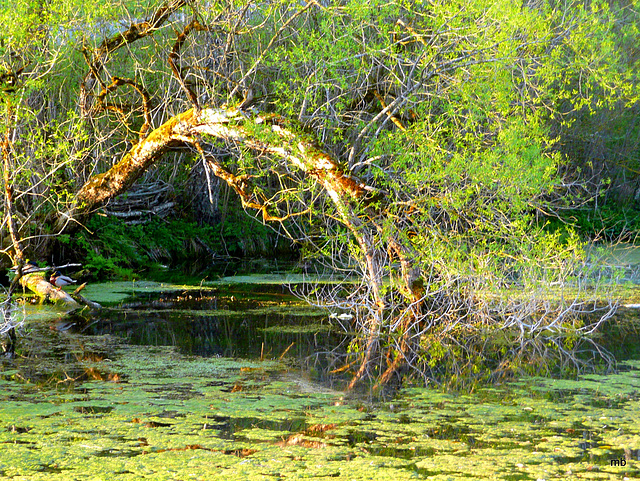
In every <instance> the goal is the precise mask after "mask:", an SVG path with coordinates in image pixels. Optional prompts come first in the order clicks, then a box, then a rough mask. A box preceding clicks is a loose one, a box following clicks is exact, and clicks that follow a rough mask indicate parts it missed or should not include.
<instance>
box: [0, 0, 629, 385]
mask: <svg viewBox="0 0 640 481" xmlns="http://www.w3.org/2000/svg"><path fill="white" fill-rule="evenodd" d="M52 5H53V4H52ZM125 7H126V8H125ZM42 8H43V9H46V8H49V7H42ZM50 8H51V9H52V12H50V13H51V18H56V19H57V20H58V22H59V24H58V25H57V26H54V25H50V29H49V32H57V33H58V35H52V36H51V38H50V39H49V40H48V42H47V45H48V46H49V47H48V48H49V50H48V51H49V52H61V51H62V50H61V48H62V47H61V45H64V46H66V47H67V48H68V50H65V52H66V55H68V57H69V58H70V59H71V58H74V60H73V61H69V63H65V62H63V63H61V61H60V56H59V55H57V56H55V58H51V59H49V60H48V62H49V63H47V62H44V61H43V62H39V63H36V65H35V66H31V65H32V62H31V61H29V59H24V61H23V62H22V63H21V65H20V67H19V69H17V68H16V67H15V66H13V67H10V68H9V69H7V72H9V71H10V72H12V73H13V74H14V76H15V77H16V79H25V84H26V83H27V82H28V81H29V80H30V79H36V78H37V79H46V78H48V77H47V76H49V75H52V76H55V78H56V79H57V80H58V84H57V89H58V90H57V91H56V90H53V89H51V88H49V87H48V86H47V85H46V84H43V83H41V84H40V85H38V87H37V88H39V89H40V91H42V92H46V95H47V98H49V99H50V102H51V106H50V107H49V108H48V110H47V112H51V111H53V110H56V109H57V110H56V112H57V114H56V115H57V117H56V118H55V120H54V119H53V118H52V119H50V120H47V121H46V122H45V125H43V127H44V129H43V130H44V131H45V132H47V136H46V138H44V139H42V141H43V143H44V145H47V146H49V147H50V148H52V149H53V148H54V147H55V146H59V145H64V146H65V148H64V149H59V150H54V152H63V153H64V154H63V158H61V159H59V160H58V161H57V163H54V164H55V165H56V166H58V167H57V168H61V167H60V166H64V172H65V176H63V177H64V178H62V179H55V180H54V181H52V182H51V184H50V186H49V187H48V189H51V190H47V191H46V193H45V195H42V196H41V198H42V199H45V202H47V205H48V207H49V209H48V212H46V213H44V214H42V217H41V219H44V221H42V222H40V224H41V225H47V226H55V228H54V229H53V232H55V233H65V232H69V231H70V230H71V229H72V228H74V227H77V226H78V225H80V224H82V222H84V220H85V219H86V218H87V217H88V216H90V215H91V214H93V213H94V212H95V211H96V210H98V209H100V208H101V207H102V206H104V205H105V203H107V202H108V201H109V200H110V199H111V198H113V197H114V196H116V195H118V194H120V193H122V192H125V191H126V190H127V189H128V188H129V187H130V186H131V185H132V184H133V183H134V182H135V181H136V180H138V179H139V178H140V177H141V176H143V175H144V173H145V172H146V171H147V170H148V169H149V168H150V167H151V166H153V165H155V164H157V163H158V162H159V161H161V160H162V159H163V158H165V157H166V154H167V153H169V152H175V151H177V152H181V153H182V154H184V156H183V157H182V158H183V159H186V158H191V159H194V161H197V162H201V163H202V164H203V165H204V166H206V169H207V170H208V172H210V173H211V174H212V175H215V176H217V177H218V178H220V179H221V180H222V181H224V182H226V183H227V184H228V185H229V186H230V187H231V188H232V189H233V190H234V191H235V192H236V193H237V194H238V196H239V197H240V199H241V201H242V205H243V206H244V207H245V208H246V209H247V210H248V211H254V212H256V213H257V216H258V218H259V219H261V220H262V221H264V222H279V223H281V224H282V226H283V227H284V231H286V232H287V234H288V235H289V236H290V237H291V238H294V239H296V240H298V241H300V242H301V243H303V245H304V249H305V252H307V253H308V255H309V256H310V257H312V258H313V259H315V260H317V261H318V264H323V263H324V264H325V265H328V266H330V267H331V268H332V269H333V270H334V272H335V271H337V272H342V273H344V274H341V277H342V278H345V279H347V281H346V282H344V283H342V284H340V285H339V286H338V287H333V288H326V287H325V288H318V289H314V290H313V293H309V298H310V299H311V300H312V301H313V302H317V303H320V304H322V305H326V306H332V307H333V308H341V309H348V310H350V311H352V313H353V314H354V316H355V317H354V321H353V322H354V323H355V324H354V326H355V328H356V330H357V332H358V333H359V335H358V336H356V337H355V338H354V340H353V343H352V345H351V346H350V349H349V355H348V356H349V357H350V358H348V359H344V360H342V362H343V365H342V366H340V367H338V366H336V367H338V368H339V369H351V371H352V373H353V378H352V382H351V384H350V385H351V386H353V385H355V383H357V382H358V381H359V380H360V379H362V378H363V377H366V376H373V377H375V378H376V379H378V381H379V382H381V383H386V382H388V381H389V380H390V379H391V378H392V377H393V375H394V374H395V373H397V372H399V371H400V370H401V368H404V367H415V368H417V370H418V371H419V372H421V373H422V374H423V375H424V376H425V377H428V376H429V371H428V369H429V367H434V366H437V365H438V363H439V362H440V361H442V360H443V358H445V357H446V356H451V355H452V354H455V355H460V356H461V359H462V358H463V359H466V361H464V362H472V361H469V360H470V359H472V358H473V355H469V353H470V352H471V351H473V350H475V349H476V348H478V347H477V346H476V345H473V346H472V345H466V346H464V345H460V341H459V339H460V337H459V336H460V335H461V334H462V333H466V334H469V333H473V332H478V331H479V330H482V329H495V328H499V329H501V330H503V331H504V330H510V331H509V332H515V334H514V335H510V337H509V340H508V343H507V345H508V347H507V350H510V349H513V355H514V356H518V355H519V354H518V353H521V352H524V351H521V350H519V348H522V347H524V346H526V345H528V344H529V342H530V341H531V340H532V339H533V338H535V337H536V336H537V335H538V334H539V333H541V332H554V333H557V332H559V331H562V330H569V331H571V332H572V333H574V334H576V333H577V334H580V333H587V332H591V331H592V330H593V329H594V328H595V327H596V325H597V324H598V323H599V322H600V321H601V320H602V319H603V318H604V317H606V316H607V315H609V314H610V313H611V309H608V310H606V311H605V313H604V316H598V317H597V318H596V321H595V324H592V323H587V324H585V323H584V321H583V320H581V319H580V318H579V317H578V315H579V314H581V313H584V312H590V311H593V310H594V304H593V301H592V299H591V298H590V297H589V296H588V295H586V294H585V290H584V285H583V284H582V283H581V282H579V277H580V276H581V275H583V273H584V270H582V269H581V268H580V260H581V258H582V255H583V253H582V251H581V248H580V245H579V243H578V242H577V240H576V238H575V237H574V236H571V235H566V234H565V235H563V236H562V237H561V236H559V235H555V234H553V233H548V232H546V231H545V229H544V228H543V226H542V225H541V224H540V222H537V215H538V214H539V213H540V212H542V211H544V210H545V209H548V208H550V207H552V206H553V203H554V202H557V201H558V197H559V196H558V193H559V189H560V188H561V186H562V179H561V177H560V176H559V175H558V172H559V169H558V167H559V165H560V164H561V162H562V158H561V157H560V155H559V154H558V152H557V150H556V149H555V148H554V139H553V138H552V137H551V136H550V134H549V132H550V130H549V123H548V122H549V120H550V113H551V114H552V113H553V111H554V109H555V108H556V105H557V100H558V99H559V98H560V96H559V93H558V92H559V91H560V92H561V91H562V90H561V85H562V83H561V79H562V72H563V67H564V63H566V62H568V61H574V60H575V58H576V57H579V56H580V52H579V51H577V50H576V49H574V48H573V47H572V46H573V45H574V44H575V42H576V39H575V38H573V37H572V32H573V31H574V30H575V27H576V26H577V25H579V24H580V22H583V21H584V20H585V19H589V20H594V22H595V23H594V29H593V30H592V31H595V30H597V28H596V27H597V26H598V25H599V24H598V18H600V17H599V15H600V13H599V12H598V10H597V9H596V7H595V6H593V7H591V8H592V9H583V8H579V7H567V6H563V7H562V8H563V9H564V10H562V11H561V10H560V9H559V7H557V8H554V7H551V6H546V5H537V6H533V5H532V6H524V7H522V6H520V5H515V4H513V2H506V1H505V2H494V1H492V2H482V1H474V2H471V3H469V2H458V1H452V2H444V3H441V4H422V3H420V2H417V3H415V4H413V5H405V4H404V3H402V2H369V3H367V4H364V5H362V4H361V3H360V2H355V1H354V2H341V3H336V4H331V3H328V4H320V3H317V2H308V3H305V2H302V3H300V2H290V1H280V2H275V1H274V2H267V3H264V2H263V3H255V4H254V3H251V2H241V3H239V4H211V3H202V4H199V3H198V2H195V1H192V2H187V1H186V0H171V1H169V2H168V3H164V4H161V5H158V6H156V7H155V8H152V9H145V8H144V7H142V6H140V5H136V4H135V2H131V3H130V4H128V5H125V6H123V5H115V4H114V5H110V4H108V3H107V4H106V5H105V4H104V2H102V3H101V9H100V10H99V12H106V13H104V15H105V18H101V17H100V15H95V14H93V13H92V14H91V15H89V14H87V15H86V16H84V17H82V21H79V23H78V24H77V27H76V28H71V27H65V25H67V24H66V23H65V22H68V21H69V19H71V18H77V16H78V15H82V12H83V11H85V10H83V9H80V10H79V11H77V10H75V11H74V10H64V11H62V9H60V10H56V11H55V15H53V11H54V10H55V9H53V7H50ZM89 10H90V9H89ZM87 11H88V10H87ZM60 12H62V13H60ZM107 13H108V16H107ZM39 18H41V17H39ZM83 21H86V22H87V23H86V24H85V23H83ZM97 26H99V27H100V29H101V30H102V34H101V35H96V34H95V31H94V30H92V27H97ZM605 30H606V29H605ZM60 32H63V33H64V34H60ZM580 35H581V37H580V38H582V39H584V42H588V40H589V32H588V31H581V32H580ZM43 41H44V40H43ZM73 49H75V50H73ZM78 52H79V53H80V54H81V55H79V54H78ZM6 53H7V55H10V52H9V51H8V50H7V51H6ZM21 55H23V56H26V57H28V55H29V54H28V53H23V54H21ZM74 55H75V57H74ZM23 65H24V66H23ZM18 74H19V75H18ZM587 74H588V68H586V67H585V75H587ZM601 80H602V81H604V80H605V79H601ZM616 81H617V82H618V83H615V82H614V84H615V85H616V88H617V85H618V84H621V85H623V86H624V83H625V81H624V79H622V80H621V79H617V80H616ZM61 86H64V88H63V89H62V88H61ZM62 91H64V98H62V97H61V96H60V94H59V92H62ZM563 95H564V93H563ZM562 99H565V97H562ZM4 105H6V106H7V107H6V108H7V112H9V110H8V108H9V107H8V103H7V102H6V101H5V102H4ZM21 105H22V108H24V105H25V102H24V101H23V103H22V104H21ZM7 115H8V113H7ZM52 115H53V114H52ZM36 117H37V116H36ZM34 118H35V117H32V118H31V119H29V120H25V121H24V123H23V125H22V131H21V130H20V129H21V126H19V125H17V124H16V123H15V122H14V124H13V126H12V127H11V129H13V130H12V131H13V132H15V133H16V136H17V137H20V134H22V137H20V138H21V140H20V142H18V141H17V140H6V141H5V144H6V146H7V148H6V150H7V152H18V151H20V152H23V154H22V155H25V158H26V157H29V155H28V154H27V152H31V151H33V150H34V149H33V143H32V139H29V138H28V136H27V135H26V127H27V126H28V125H32V123H33V122H34V120H33V119H34ZM61 118H63V119H64V121H62V120H61ZM30 149H31V150H30ZM51 155H52V154H51V152H46V153H45V154H43V155H42V156H40V157H38V159H40V166H41V168H42V171H43V172H42V173H41V174H39V175H41V176H43V177H46V176H47V175H49V172H50V170H51V169H50V168H47V167H42V166H43V165H44V164H45V163H46V161H48V160H49V159H50V158H51ZM34 157H36V156H34V155H31V157H29V159H30V161H31V162H33V161H34ZM15 158H17V157H15ZM185 161H186V160H185ZM7 165H8V164H7ZM9 170H10V167H5V172H7V171H9ZM5 177H6V176H5ZM61 186H64V187H65V192H66V195H64V196H61V195H56V194H54V192H55V190H54V189H59V191H60V188H61ZM5 187H6V188H5V200H6V202H7V206H8V213H11V212H12V211H18V210H19V208H17V207H16V206H14V205H10V202H11V199H12V196H11V195H9V194H10V193H11V192H12V189H15V188H16V187H19V188H20V189H22V192H24V193H27V192H31V191H30V190H29V188H27V187H25V186H24V184H22V185H21V184H20V183H19V181H18V180H17V179H15V178H14V179H10V178H7V179H6V180H5ZM9 217H11V216H9ZM21 222H22V224H21V225H22V234H21V235H22V236H23V237H24V236H25V235H26V234H25V232H26V229H27V228H28V225H29V222H28V219H22V221H21ZM9 224H10V223H9ZM15 230H16V231H20V229H19V228H18V227H17V228H16V229H15ZM14 237H15V238H14V242H13V243H12V245H13V251H12V253H13V254H14V255H19V246H18V240H19V237H20V235H16V236H14ZM584 275H588V273H587V274H584ZM567 283H570V284H571V293H570V295H564V294H565V293H564V292H563V291H562V289H563V286H566V285H567ZM550 285H553V286H555V287H554V288H555V289H556V292H555V296H554V297H555V299H558V300H557V301H554V302H551V301H549V291H548V288H549V286H550ZM509 287H511V288H513V290H512V291H511V293H510V294H508V295H505V292H508V291H505V289H506V288H509ZM558 293H560V294H561V295H559V296H558V295H557V294H558ZM314 296H315V297H314ZM610 307H611V306H610ZM354 326H346V327H347V328H348V329H352V328H353V327H354ZM514 329H515V331H513V330H514ZM456 342H457V343H458V346H457V347H455V343H456ZM547 346H548V344H547ZM478 349H480V352H479V354H478V355H479V356H482V355H483V353H482V349H481V348H478ZM561 349H562V347H561ZM540 354H544V353H541V352H537V353H534V355H540Z"/></svg>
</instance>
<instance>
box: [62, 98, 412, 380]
mask: <svg viewBox="0 0 640 481" xmlns="http://www.w3.org/2000/svg"><path fill="white" fill-rule="evenodd" d="M211 138H214V139H220V140H224V141H228V142H229V141H230V142H233V143H235V144H239V145H241V146H243V147H245V148H250V149H253V150H255V151H257V152H260V153H261V154H269V155H272V156H275V157H280V158H281V160H284V161H285V162H286V163H288V164H289V165H290V167H291V168H292V169H299V170H301V171H303V172H304V173H305V174H306V175H307V176H309V177H311V178H312V179H314V180H315V181H316V182H318V183H319V184H320V185H321V186H322V188H323V189H324V190H325V191H326V193H327V195H328V197H329V198H330V199H331V201H332V203H333V204H334V206H335V209H336V212H337V218H338V220H339V221H340V222H341V223H342V224H343V225H344V226H345V227H346V228H347V229H348V230H349V232H350V233H351V235H352V236H353V238H354V239H355V241H356V243H357V246H358V248H359V251H360V253H361V255H362V263H363V270H364V273H365V276H366V279H365V282H366V283H367V285H368V288H369V292H370V298H371V301H372V303H373V308H372V309H370V311H369V312H370V314H369V315H368V318H367V319H365V320H363V322H362V324H361V325H362V326H363V330H364V331H365V332H363V334H364V335H365V338H366V342H365V345H366V347H365V348H364V351H363V354H362V361H361V365H360V368H359V369H358V370H357V371H356V374H355V376H354V378H353V381H352V383H351V386H353V385H354V384H355V383H356V382H357V381H358V380H359V379H360V378H361V377H362V376H363V375H365V374H366V373H367V369H368V367H369V361H370V360H371V359H372V357H373V355H374V353H375V352H376V350H377V346H378V336H379V334H380V331H381V327H382V325H383V319H384V315H385V309H387V308H388V306H387V305H386V301H385V296H384V293H383V273H384V268H383V262H382V259H381V258H380V251H379V249H378V248H377V246H376V243H377V242H379V238H380V236H379V235H378V234H377V230H378V228H377V227H376V223H375V222H373V221H371V219H372V217H374V216H375V212H374V211H375V209H374V208H373V207H370V206H369V203H370V201H369V199H371V198H372V197H375V198H376V200H377V201H378V202H379V201H380V198H381V193H380V192H376V191H375V190H374V189H371V188H369V187H368V186H366V185H364V184H363V183H361V182H360V181H359V180H358V179H356V178H355V177H353V176H351V175H349V174H348V173H346V172H345V170H344V169H343V168H342V167H341V165H340V164H339V162H338V161H336V160H335V159H334V158H333V157H332V156H331V155H329V154H328V153H327V152H325V151H323V150H322V149H320V148H318V146H317V145H316V144H315V143H314V142H313V140H311V139H309V138H308V137H307V136H306V135H304V134H299V133H296V131H295V130H294V127H293V126H292V125H291V124H290V123H289V121H288V120H287V119H283V118H282V117H276V116H270V115H248V114H247V113H245V112H243V111H240V110H238V109H235V108H230V109H203V110H201V111H200V112H198V113H197V114H196V112H195V110H193V109H192V110H189V111H187V112H184V113H182V114H180V115H177V116H175V117H173V118H171V119H169V120H168V121H167V122H165V123H164V124H163V125H162V126H160V127H159V128H157V129H155V130H154V131H152V132H151V133H150V134H149V135H148V136H147V137H146V138H145V139H143V140H141V141H140V142H139V143H138V144H137V145H135V146H134V147H133V148H132V149H131V150H130V151H129V152H128V153H126V155H124V157H123V158H122V160H121V161H120V162H118V163H117V164H116V165H114V166H113V167H112V168H111V169H110V170H109V171H107V172H105V173H103V174H99V175H96V176H94V177H93V178H91V179H90V180H89V181H88V182H87V183H86V184H85V185H84V186H83V187H82V188H81V189H80V191H79V192H78V194H77V196H76V199H75V203H74V205H73V208H72V209H71V210H70V211H69V212H67V213H64V214H63V215H62V216H61V217H60V219H59V226H60V227H64V226H74V225H76V224H75V223H69V221H70V220H71V219H75V220H77V221H80V222H81V221H82V220H83V218H84V217H86V216H88V215H90V214H91V213H92V212H94V211H95V210H96V209H98V208H99V207H101V206H102V205H103V204H104V203H105V202H107V201H108V200H109V199H111V198H113V197H114V196H116V195H118V194H121V193H122V192H124V191H126V190H127V189H128V188H129V187H130V186H131V185H132V184H133V183H134V182H135V181H136V180H137V179H138V178H139V177H140V176H141V175H142V174H143V173H144V172H145V170H146V169H148V168H149V167H150V166H151V165H153V164H154V163H155V162H157V161H159V160H160V159H161V158H162V156H163V154H164V153H166V152H167V151H169V150H171V149H173V148H176V147H181V146H185V145H190V146H192V147H193V148H194V149H195V151H196V152H199V153H200V154H201V155H202V156H203V157H204V158H205V159H206V160H207V162H208V164H209V167H210V168H211V169H212V171H213V172H214V173H215V175H216V176H218V177H219V178H221V179H222V180H224V181H225V182H226V183H227V184H229V186H231V187H232V188H233V189H234V190H235V191H236V192H237V194H238V195H239V196H240V198H241V200H242V202H243V205H245V206H246V207H251V208H255V209H258V210H261V211H262V215H263V218H264V220H265V221H270V220H281V218H276V217H274V216H272V215H271V214H270V213H269V210H268V208H267V205H265V204H261V203H260V202H259V201H258V200H257V198H256V196H254V195H253V194H254V192H253V187H252V185H251V182H250V178H248V177H247V176H243V175H235V174H234V173H233V172H232V171H231V170H230V169H229V168H227V167H226V166H224V165H222V164H221V163H220V162H219V161H218V160H217V159H215V158H212V157H211V156H207V155H206V154H205V152H204V150H203V149H202V144H203V143H204V142H206V141H207V140H211ZM378 209H379V208H378ZM390 240H391V239H390ZM393 247H394V249H395V250H396V251H397V253H399V256H400V255H401V256H402V258H401V262H402V266H403V271H404V272H405V273H406V275H405V276H402V279H400V282H401V283H402V285H401V286H400V291H401V292H403V293H407V294H406V296H407V298H408V301H409V302H410V303H413V306H414V307H413V309H419V307H418V306H417V304H418V303H419V296H418V295H417V294H416V290H415V286H414V283H415V281H416V278H418V277H419V270H417V268H415V266H412V265H411V260H410V257H409V256H407V255H405V254H402V253H403V252H405V251H407V249H408V248H407V247H406V246H402V245H401V243H400V242H399V241H398V240H396V239H393ZM407 319H409V318H407ZM409 321H410V319H409V320H408V321H407V322H409ZM394 359H395V361H394V362H393V363H391V364H390V365H389V367H388V369H387V371H388V372H387V373H386V374H385V378H388V377H390V375H391V374H392V372H395V370H397V369H398V368H399V366H400V365H401V363H402V360H403V354H402V353H400V355H397V354H396V355H395V356H394Z"/></svg>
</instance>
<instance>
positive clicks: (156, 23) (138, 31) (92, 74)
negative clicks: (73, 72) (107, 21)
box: [80, 0, 187, 116]
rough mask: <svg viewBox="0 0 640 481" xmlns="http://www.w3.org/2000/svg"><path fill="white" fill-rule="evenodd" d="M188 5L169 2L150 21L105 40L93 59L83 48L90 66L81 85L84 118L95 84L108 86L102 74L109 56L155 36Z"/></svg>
mask: <svg viewBox="0 0 640 481" xmlns="http://www.w3.org/2000/svg"><path fill="white" fill-rule="evenodd" d="M186 4H187V0H169V1H168V2H167V3H165V4H164V5H163V6H162V7H160V8H158V9H157V10H156V11H155V12H154V13H153V15H152V16H151V18H149V19H148V20H145V21H143V22H139V23H134V24H131V25H130V26H129V28H127V29H126V30H125V31H123V32H120V33H117V34H115V35H114V36H112V37H110V38H107V39H105V40H104V41H103V42H102V43H101V44H100V46H99V47H98V48H97V49H95V50H94V51H93V55H91V57H90V56H89V53H88V51H87V49H86V48H83V50H82V54H83V56H84V58H85V61H86V62H87V65H88V66H89V72H88V73H87V74H86V75H85V76H84V78H83V80H82V84H81V85H80V107H81V109H82V114H83V115H84V116H86V115H88V113H89V111H90V110H91V105H90V103H91V100H90V99H91V97H92V94H91V92H92V90H93V88H94V86H95V83H96V82H99V83H100V84H101V85H102V87H103V88H104V87H105V86H106V85H105V83H104V82H103V81H102V80H101V79H100V74H101V72H102V71H103V69H104V65H105V63H106V62H107V60H108V59H109V55H110V54H111V53H113V52H115V51H116V50H118V49H120V48H121V47H124V46H125V45H129V44H131V43H133V42H135V41H136V40H139V39H141V38H144V37H147V36H149V35H151V34H153V32H155V31H156V30H157V29H159V28H160V27H161V26H162V25H163V24H164V23H165V22H166V21H167V20H168V19H169V17H170V16H171V15H172V14H173V13H174V12H175V11H176V10H179V9H180V8H182V7H184V6H185V5H186Z"/></svg>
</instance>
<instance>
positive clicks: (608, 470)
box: [0, 279, 640, 481]
mask: <svg viewBox="0 0 640 481" xmlns="http://www.w3.org/2000/svg"><path fill="white" fill-rule="evenodd" d="M243 280H245V281H246V279H243ZM86 297H88V298H91V299H95V300H97V301H102V302H110V303H111V304H112V305H117V306H118V308H117V309H112V310H108V311H107V312H105V313H104V315H101V316H100V317H99V318H97V319H93V320H92V321H91V322H89V323H87V322H86V321H83V320H81V319H78V320H77V321H70V320H68V319H67V318H63V317H62V315H63V312H62V311H59V310H56V309H55V308H52V307H31V306H25V312H26V314H27V315H28V321H27V323H26V326H25V329H26V330H27V332H25V333H24V334H25V335H24V337H22V338H21V342H20V346H19V354H20V356H18V357H16V358H15V359H13V360H9V359H4V360H2V362H1V364H0V478H1V479H14V480H40V479H42V480H45V479H46V480H76V479H77V480H82V479H91V480H138V479H152V480H165V479H166V480H191V479H193V480H216V479H225V480H229V481H230V480H253V479H256V480H257V479H264V480H284V479H321V478H322V479H324V478H331V479H338V480H353V479H356V480H359V479H372V480H381V479H394V480H404V479H434V480H445V479H447V480H449V479H504V480H520V479H521V480H542V479H545V480H546V479H616V480H620V479H637V478H640V352H639V351H638V346H640V334H639V332H640V322H639V321H638V319H639V318H638V316H637V314H636V313H637V310H628V311H626V312H624V313H623V314H624V315H625V316H626V320H625V324H624V325H625V328H624V329H621V330H619V331H618V334H617V335H616V337H615V339H614V341H613V342H614V343H616V344H619V343H623V344H624V345H625V346H627V347H626V348H625V349H619V350H618V352H620V353H623V354H624V357H625V359H623V360H621V361H620V362H619V363H618V366H617V367H618V369H617V371H616V372H615V373H610V374H608V375H598V374H585V375H581V376H579V377H578V378H575V379H550V378H536V377H530V378H520V379H516V380H512V381H510V382H508V383H504V384H499V385H493V386H487V387H485V388H482V389H478V390H476V391H475V392H473V393H470V392H444V391H442V390H439V389H435V388H418V387H411V386H407V387H405V388H403V389H402V390H400V391H399V392H398V393H397V395H396V396H394V397H393V398H392V399H386V400H384V399H380V398H373V397H371V396H368V395H366V394H362V393H361V394H351V395H349V396H347V395H345V393H344V392H343V391H341V389H340V388H339V386H335V385H332V384H331V383H330V380H329V379H327V378H325V377H323V375H322V373H323V372H325V371H326V369H327V367H330V366H331V365H332V364H331V363H332V362H333V359H332V349H333V347H335V346H337V345H341V344H344V343H345V342H347V341H346V340H345V335H344V334H343V333H341V332H340V331H339V330H336V329H334V328H333V327H332V325H331V323H330V322H329V321H330V320H329V318H328V316H327V313H326V312H323V311H318V310H314V309H312V308H309V307H308V306H305V305H304V304H303V303H301V302H300V301H298V300H297V299H295V298H293V297H291V296H289V295H288V294H287V290H286V289H283V288H282V287H281V286H280V284H279V283H275V284H274V285H273V286H272V287H269V288H266V289H265V288H264V287H260V288H256V287H251V284H243V285H242V284H228V283H225V282H221V283H219V284H218V285H209V286H207V287H204V286H195V287H194V286H192V287H186V286H170V285H162V284H158V283H151V282H136V283H112V284H109V285H94V286H89V288H88V289H87V293H86ZM621 332H622V333H623V334H624V335H623V337H619V336H622V334H620V333H621Z"/></svg>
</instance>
